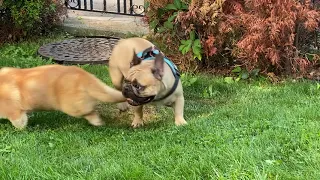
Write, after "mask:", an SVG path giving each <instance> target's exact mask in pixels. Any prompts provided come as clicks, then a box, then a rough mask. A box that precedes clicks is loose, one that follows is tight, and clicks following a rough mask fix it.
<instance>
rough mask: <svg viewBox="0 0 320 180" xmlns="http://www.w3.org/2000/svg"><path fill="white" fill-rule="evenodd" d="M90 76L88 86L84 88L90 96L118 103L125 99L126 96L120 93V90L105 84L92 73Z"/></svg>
mask: <svg viewBox="0 0 320 180" xmlns="http://www.w3.org/2000/svg"><path fill="white" fill-rule="evenodd" d="M91 77H92V78H91V80H90V81H89V83H88V87H86V90H87V92H88V94H89V95H90V96H91V97H93V98H95V99H97V100H99V101H102V102H111V103H118V102H124V101H126V98H125V97H124V96H123V95H122V92H121V91H118V90H116V89H114V88H112V87H110V86H108V85H106V84H105V83H103V82H102V81H101V80H99V79H98V78H96V77H94V76H93V75H92V76H91Z"/></svg>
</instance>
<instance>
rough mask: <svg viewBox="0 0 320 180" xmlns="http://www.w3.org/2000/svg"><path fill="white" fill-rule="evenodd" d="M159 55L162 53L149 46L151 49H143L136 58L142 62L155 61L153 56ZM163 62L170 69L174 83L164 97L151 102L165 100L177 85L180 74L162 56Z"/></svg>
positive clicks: (171, 63)
mask: <svg viewBox="0 0 320 180" xmlns="http://www.w3.org/2000/svg"><path fill="white" fill-rule="evenodd" d="M159 53H162V52H161V51H160V50H159V49H158V48H157V47H155V46H151V47H149V48H147V49H145V50H144V51H142V52H139V53H138V54H137V56H138V57H139V58H140V59H142V60H154V59H155V55H156V54H159ZM162 54H163V53H162ZM163 55H164V54H163ZM164 61H165V62H166V64H168V66H169V67H170V69H171V71H172V73H173V75H174V77H175V81H174V84H173V86H172V88H171V89H170V91H169V92H168V93H167V94H166V95H165V96H163V97H160V98H158V99H155V100H153V101H161V100H164V99H165V98H167V97H169V96H170V95H171V94H172V93H173V92H174V91H175V90H176V89H177V87H178V84H179V79H180V73H179V70H178V68H177V67H176V66H175V64H174V63H173V62H172V61H170V60H169V59H168V58H167V57H166V56H164Z"/></svg>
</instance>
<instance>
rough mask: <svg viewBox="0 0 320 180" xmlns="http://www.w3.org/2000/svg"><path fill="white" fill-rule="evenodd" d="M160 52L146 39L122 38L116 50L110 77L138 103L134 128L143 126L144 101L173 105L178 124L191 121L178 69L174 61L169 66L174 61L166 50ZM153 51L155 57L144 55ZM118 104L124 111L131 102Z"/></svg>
mask: <svg viewBox="0 0 320 180" xmlns="http://www.w3.org/2000/svg"><path fill="white" fill-rule="evenodd" d="M159 52H160V51H159V50H158V49H155V47H154V45H153V44H152V43H151V42H149V41H148V40H145V39H143V38H128V39H123V40H120V41H119V42H118V44H117V45H116V46H115V47H114V49H113V51H112V54H111V57H110V60H109V72H110V76H111V79H112V83H113V84H114V86H115V87H116V89H118V90H122V93H123V94H124V96H125V97H127V98H128V103H129V104H130V105H133V106H134V111H135V114H134V116H135V117H134V120H133V122H132V126H133V127H138V126H141V125H143V104H147V103H149V102H150V103H157V104H161V105H166V106H172V107H173V108H174V114H175V124H176V125H184V124H187V122H186V121H185V119H184V117H183V110H184V96H183V88H182V85H181V81H180V79H179V77H178V74H177V73H178V72H177V69H175V66H174V65H172V64H171V66H169V64H170V63H166V62H167V61H166V62H165V61H164V60H165V56H164V55H163V53H161V52H160V53H159ZM137 53H138V54H140V55H141V57H138V55H137ZM150 53H151V54H152V53H153V55H154V56H149V57H148V58H147V57H146V56H145V55H144V54H146V55H147V54H150ZM142 56H143V57H142ZM143 59H144V60H143ZM147 59H148V60H147ZM167 60H168V59H167ZM173 66H174V67H173ZM123 81H124V84H123ZM118 107H119V109H120V110H123V111H124V110H127V109H128V104H127V103H121V104H119V105H118Z"/></svg>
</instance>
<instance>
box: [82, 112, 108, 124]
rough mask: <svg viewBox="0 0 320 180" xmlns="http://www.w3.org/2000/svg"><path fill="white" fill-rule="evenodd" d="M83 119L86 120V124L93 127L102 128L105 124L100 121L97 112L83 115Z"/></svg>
mask: <svg viewBox="0 0 320 180" xmlns="http://www.w3.org/2000/svg"><path fill="white" fill-rule="evenodd" d="M84 118H86V119H87V120H88V122H89V123H90V124H92V125H94V126H103V125H105V122H104V121H102V120H101V118H100V116H99V114H98V113H97V112H94V111H93V112H92V113H90V114H88V115H85V116H84Z"/></svg>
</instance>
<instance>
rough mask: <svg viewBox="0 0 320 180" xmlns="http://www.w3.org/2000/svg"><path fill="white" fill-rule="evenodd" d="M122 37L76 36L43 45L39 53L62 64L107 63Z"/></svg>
mask: <svg viewBox="0 0 320 180" xmlns="http://www.w3.org/2000/svg"><path fill="white" fill-rule="evenodd" d="M119 39H120V38H114V37H110V38H76V39H67V40H63V41H61V42H54V43H49V44H45V45H43V46H41V47H40V48H39V50H38V53H39V54H40V55H42V56H44V57H47V58H50V57H51V58H53V60H54V61H56V62H58V63H61V64H106V63H107V61H108V60H109V57H110V55H111V51H112V48H113V47H114V45H115V44H116V43H117V42H118V41H119Z"/></svg>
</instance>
